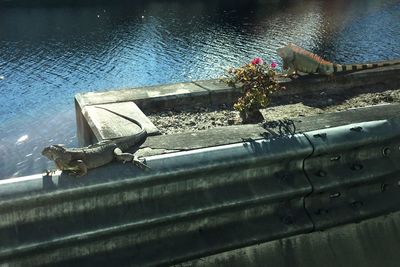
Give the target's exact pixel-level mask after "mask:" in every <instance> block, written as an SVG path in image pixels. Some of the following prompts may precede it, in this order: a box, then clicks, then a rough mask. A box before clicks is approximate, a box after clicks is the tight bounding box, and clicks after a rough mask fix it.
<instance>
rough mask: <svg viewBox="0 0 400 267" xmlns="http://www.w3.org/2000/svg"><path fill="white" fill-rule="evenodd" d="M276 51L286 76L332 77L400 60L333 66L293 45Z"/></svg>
mask: <svg viewBox="0 0 400 267" xmlns="http://www.w3.org/2000/svg"><path fill="white" fill-rule="evenodd" d="M276 51H277V53H278V55H279V56H280V57H281V58H282V60H283V68H284V69H287V70H288V71H287V74H289V75H292V74H293V73H294V74H297V71H300V72H304V73H318V74H323V75H332V74H334V73H336V72H343V71H356V70H363V69H372V68H378V67H384V66H390V65H396V64H400V60H396V61H389V62H382V63H373V64H350V65H341V64H335V63H332V62H329V61H326V60H324V59H323V58H321V57H320V56H318V55H316V54H313V53H311V52H309V51H307V50H305V49H303V48H301V47H298V46H296V45H294V44H288V45H287V46H285V47H282V48H278V49H277V50H276Z"/></svg>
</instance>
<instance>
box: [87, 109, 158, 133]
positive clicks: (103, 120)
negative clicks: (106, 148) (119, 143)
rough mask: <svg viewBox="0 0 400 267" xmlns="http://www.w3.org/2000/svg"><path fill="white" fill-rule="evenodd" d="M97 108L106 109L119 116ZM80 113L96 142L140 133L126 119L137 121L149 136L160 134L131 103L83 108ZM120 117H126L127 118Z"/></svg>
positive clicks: (138, 129)
mask: <svg viewBox="0 0 400 267" xmlns="http://www.w3.org/2000/svg"><path fill="white" fill-rule="evenodd" d="M98 107H103V108H107V109H109V110H111V111H113V112H115V113H118V114H120V116H119V115H117V114H114V113H112V112H110V111H107V110H104V109H102V108H98ZM82 112H83V115H84V117H85V119H86V121H87V123H88V125H89V127H90V129H91V130H92V131H93V135H94V137H95V140H96V141H101V140H105V139H114V138H120V137H124V136H129V135H133V134H135V133H138V132H139V131H140V128H139V126H138V125H136V124H135V123H134V122H133V121H129V119H127V118H133V119H135V120H137V121H139V122H140V123H141V124H142V125H143V127H144V128H145V129H146V131H147V133H148V134H149V135H157V134H159V133H160V132H159V130H158V129H157V127H156V126H155V125H154V124H153V123H152V122H151V121H150V120H149V119H148V118H147V117H146V115H145V114H144V113H143V112H142V111H141V110H140V109H139V108H138V107H137V105H136V104H135V103H133V102H121V103H114V104H103V105H91V106H86V107H84V108H83V109H82ZM122 116H126V117H127V118H124V117H122Z"/></svg>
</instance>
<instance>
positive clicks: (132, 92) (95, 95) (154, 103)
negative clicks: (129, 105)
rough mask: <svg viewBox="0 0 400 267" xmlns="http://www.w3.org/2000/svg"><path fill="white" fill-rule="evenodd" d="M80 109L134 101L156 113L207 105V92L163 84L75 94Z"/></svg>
mask: <svg viewBox="0 0 400 267" xmlns="http://www.w3.org/2000/svg"><path fill="white" fill-rule="evenodd" d="M75 99H76V101H77V103H78V104H79V105H80V106H81V107H85V106H89V105H98V104H109V103H118V102H127V101H134V102H135V103H136V104H137V105H138V106H139V107H140V108H141V109H142V110H147V111H148V110H150V111H157V110H161V109H163V108H171V107H176V106H186V105H193V104H196V103H201V104H203V105H204V104H206V105H208V104H209V92H208V91H207V90H206V89H204V88H202V87H200V86H198V85H196V84H194V83H176V84H165V85H158V86H150V87H140V88H134V89H122V90H113V91H107V92H89V93H84V94H77V95H76V96H75Z"/></svg>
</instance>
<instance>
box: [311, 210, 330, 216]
mask: <svg viewBox="0 0 400 267" xmlns="http://www.w3.org/2000/svg"><path fill="white" fill-rule="evenodd" d="M328 213H329V210H325V209H317V210H316V211H314V214H315V215H322V214H328Z"/></svg>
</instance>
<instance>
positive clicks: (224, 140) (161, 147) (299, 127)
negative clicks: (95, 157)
mask: <svg viewBox="0 0 400 267" xmlns="http://www.w3.org/2000/svg"><path fill="white" fill-rule="evenodd" d="M395 117H400V104H388V105H378V106H371V107H365V108H359V109H352V110H347V111H341V112H333V113H325V114H320V115H317V116H310V117H298V118H293V122H294V125H295V127H296V132H307V131H313V130H317V129H323V128H328V127H336V126H341V125H346V124H351V123H357V122H365V121H374V120H383V119H390V118H395ZM267 126H268V130H266V129H265V128H263V127H262V125H259V124H250V125H235V126H225V127H219V128H213V129H208V130H205V131H198V132H192V133H179V134H171V135H160V136H154V137H150V138H148V139H147V140H146V142H145V143H144V144H143V145H142V146H141V149H140V150H139V151H137V155H139V156H151V155H157V154H163V153H170V152H175V151H182V150H191V149H197V148H203V147H211V146H217V145H225V144H233V143H239V142H243V140H247V139H254V140H256V139H260V138H264V137H265V136H266V135H267V136H269V137H274V136H278V135H280V132H279V127H271V126H273V125H271V124H267Z"/></svg>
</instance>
